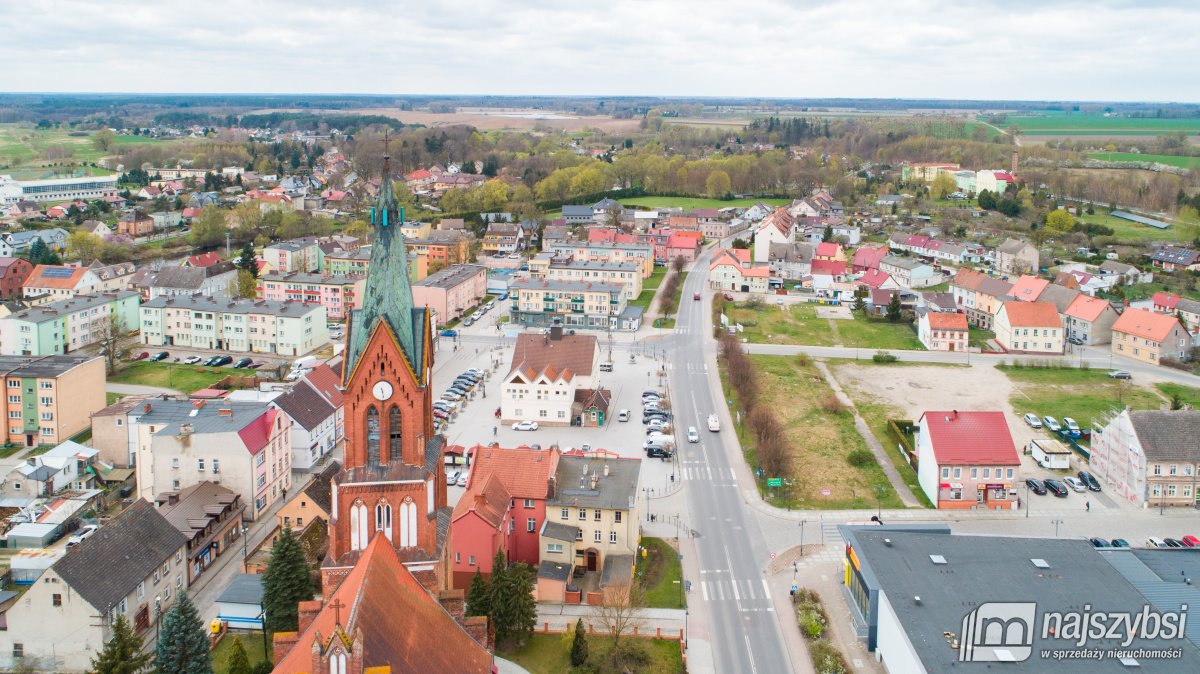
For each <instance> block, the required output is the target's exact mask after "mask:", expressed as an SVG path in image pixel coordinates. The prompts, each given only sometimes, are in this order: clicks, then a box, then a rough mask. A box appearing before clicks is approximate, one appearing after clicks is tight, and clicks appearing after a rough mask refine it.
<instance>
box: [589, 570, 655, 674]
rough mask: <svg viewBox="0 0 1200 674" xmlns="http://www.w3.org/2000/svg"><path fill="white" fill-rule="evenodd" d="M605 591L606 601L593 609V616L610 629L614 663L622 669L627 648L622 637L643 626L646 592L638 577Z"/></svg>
mask: <svg viewBox="0 0 1200 674" xmlns="http://www.w3.org/2000/svg"><path fill="white" fill-rule="evenodd" d="M603 592H604V602H603V603H602V604H600V605H599V606H596V607H595V608H593V609H592V616H593V617H594V618H595V619H596V620H597V621H598V622H599V623H600V624H601V625H603V626H604V627H606V628H607V629H608V634H609V636H611V637H612V651H611V656H612V659H613V662H612V664H613V666H614V667H616V668H617V669H618V670H620V669H621V661H622V659H623V656H624V649H625V645H624V644H622V643H621V638H622V637H623V636H625V635H626V634H629V633H630V632H632V631H633V628H634V627H638V626H641V624H642V618H641V609H642V608H643V607H644V606H645V605H646V600H645V594H644V592H643V590H642V586H641V584H640V583H639V582H638V579H637V578H631V579H630V581H629V585H626V586H623V587H610V588H606V589H604V590H603Z"/></svg>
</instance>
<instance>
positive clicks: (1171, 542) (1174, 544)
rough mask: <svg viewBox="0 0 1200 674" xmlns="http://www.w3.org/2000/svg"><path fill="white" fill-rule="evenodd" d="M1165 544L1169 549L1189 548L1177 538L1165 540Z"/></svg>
mask: <svg viewBox="0 0 1200 674" xmlns="http://www.w3.org/2000/svg"><path fill="white" fill-rule="evenodd" d="M1163 543H1166V544H1167V547H1168V548H1186V547H1187V546H1186V545H1184V544H1183V541H1181V540H1179V539H1176V538H1164V539H1163Z"/></svg>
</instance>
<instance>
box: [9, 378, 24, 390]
mask: <svg viewBox="0 0 1200 674" xmlns="http://www.w3.org/2000/svg"><path fill="white" fill-rule="evenodd" d="M8 387H9V388H21V380H20V379H9V380H8Z"/></svg>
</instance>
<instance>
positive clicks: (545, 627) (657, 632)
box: [533, 621, 687, 670]
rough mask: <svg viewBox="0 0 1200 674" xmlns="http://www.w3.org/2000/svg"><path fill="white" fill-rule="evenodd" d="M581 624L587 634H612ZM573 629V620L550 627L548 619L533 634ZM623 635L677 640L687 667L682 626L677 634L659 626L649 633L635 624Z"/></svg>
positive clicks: (561, 632)
mask: <svg viewBox="0 0 1200 674" xmlns="http://www.w3.org/2000/svg"><path fill="white" fill-rule="evenodd" d="M583 624H584V625H585V626H587V633H588V636H592V635H599V636H609V637H611V636H612V630H611V629H609V630H604V631H597V630H596V626H595V625H593V624H592V623H590V622H586V621H585V622H584V623H583ZM574 631H575V623H574V621H570V622H568V623H567V624H566V626H564V627H563V628H562V629H555V628H551V627H550V622H549V621H543V622H542V626H541V627H535V628H533V633H534V634H546V635H549V634H563V633H564V632H574ZM623 636H626V637H637V638H639V639H658V640H660V641H676V642H678V643H679V654H680V655H681V656H683V666H684V669H685V670H686V669H687V634H686V633H685V631H684V630H683V628H680V629H679V633H678V634H674V633H672V631H671V630H668V631H667V632H666V633H663V629H662V628H661V627H655V628H654V632H653V633H651V632H648V631H647V632H643V631H641V630H640V629H639V628H638V626H637V625H633V626H632V627H631V628H630V632H629V633H627V634H624V635H623Z"/></svg>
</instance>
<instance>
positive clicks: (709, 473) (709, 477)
mask: <svg viewBox="0 0 1200 674" xmlns="http://www.w3.org/2000/svg"><path fill="white" fill-rule="evenodd" d="M708 479H710V480H711V479H713V477H712V468H709V469H708Z"/></svg>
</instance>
